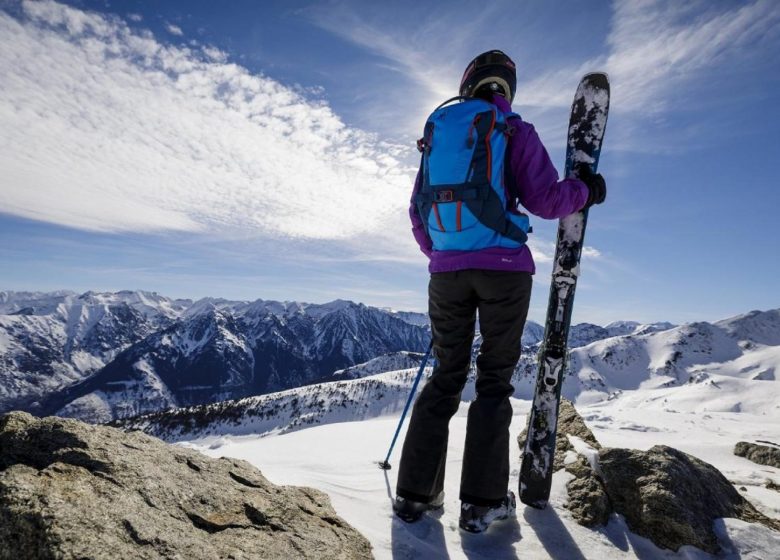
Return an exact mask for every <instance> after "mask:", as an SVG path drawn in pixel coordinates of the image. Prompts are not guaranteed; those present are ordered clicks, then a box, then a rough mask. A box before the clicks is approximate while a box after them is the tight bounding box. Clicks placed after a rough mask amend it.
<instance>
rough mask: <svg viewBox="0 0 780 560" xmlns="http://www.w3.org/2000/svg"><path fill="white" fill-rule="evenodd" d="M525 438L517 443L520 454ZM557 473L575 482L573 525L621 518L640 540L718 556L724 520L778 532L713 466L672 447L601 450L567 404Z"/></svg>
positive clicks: (592, 524) (778, 526)
mask: <svg viewBox="0 0 780 560" xmlns="http://www.w3.org/2000/svg"><path fill="white" fill-rule="evenodd" d="M524 441H525V433H522V434H521V435H520V437H519V438H518V442H519V443H520V449H521V452H522V444H523V442H524ZM554 468H555V470H559V469H561V468H565V469H566V471H567V472H568V473H569V474H571V475H573V478H572V479H571V480H570V481H569V482H568V483H567V486H566V489H567V492H568V498H569V500H568V503H567V505H566V507H567V508H568V509H569V510H570V511H571V513H572V516H573V517H574V519H575V520H576V521H577V522H578V523H579V524H581V525H584V526H586V527H595V526H600V525H604V524H606V523H607V521H608V519H609V516H610V515H611V514H612V513H618V514H620V515H622V516H623V517H624V518H625V520H626V523H627V524H628V526H629V528H630V529H631V530H632V531H633V532H634V533H636V534H638V535H641V536H643V537H646V538H648V539H650V540H652V541H653V542H654V543H655V544H656V545H658V546H660V547H662V548H668V549H671V550H677V549H679V548H680V547H681V546H683V545H692V546H695V547H697V548H700V549H702V550H705V551H707V552H711V553H718V552H719V547H720V545H719V543H718V539H717V536H716V535H715V532H714V530H713V522H714V521H715V520H716V519H719V518H723V517H733V518H738V519H741V520H743V521H747V522H749V523H761V524H762V525H765V526H767V527H769V528H772V529H775V530H778V531H780V522H778V521H776V520H773V519H770V518H768V517H766V516H765V515H763V514H762V513H760V512H759V511H758V510H756V508H755V507H753V505H752V504H750V502H748V501H747V500H746V499H745V498H744V497H742V496H741V495H740V494H739V492H738V491H737V490H736V488H734V486H733V485H732V484H731V483H730V482H729V481H728V480H727V479H726V477H725V476H723V474H722V473H721V472H720V471H718V469H716V468H715V467H713V466H712V465H710V464H708V463H705V462H704V461H701V460H700V459H697V458H696V457H693V456H691V455H688V454H687V453H683V452H682V451H679V450H677V449H674V448H672V447H667V446H663V445H657V446H655V447H652V448H651V449H649V450H647V451H640V450H636V449H617V448H612V449H611V448H603V449H602V448H601V446H600V445H599V443H598V441H596V438H595V436H594V435H593V433H592V432H591V431H590V430H589V429H588V427H587V425H586V424H585V422H584V420H583V419H582V417H581V416H580V415H579V414H578V413H577V411H576V410H575V408H574V406H573V405H572V404H571V403H570V402H568V401H566V400H565V399H562V400H561V416H560V422H559V424H558V435H557V449H556V454H555V464H554Z"/></svg>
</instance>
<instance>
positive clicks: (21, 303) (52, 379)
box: [0, 291, 191, 411]
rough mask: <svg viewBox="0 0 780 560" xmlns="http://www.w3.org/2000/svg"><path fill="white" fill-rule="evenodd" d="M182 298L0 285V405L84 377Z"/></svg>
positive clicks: (151, 328)
mask: <svg viewBox="0 0 780 560" xmlns="http://www.w3.org/2000/svg"><path fill="white" fill-rule="evenodd" d="M190 303H191V302H189V301H188V300H171V299H169V298H165V297H162V296H159V295H157V294H154V293H148V292H128V291H124V292H116V293H105V294H104V293H95V292H87V293H84V294H82V295H77V294H74V293H72V292H66V291H60V292H54V293H51V294H42V293H35V292H0V411H5V410H12V409H29V408H31V407H33V406H34V403H35V402H36V401H37V400H39V399H40V398H42V397H45V396H47V395H49V394H51V393H52V392H56V391H58V390H60V389H62V388H64V387H68V386H72V385H74V384H77V383H79V382H81V381H83V380H85V379H88V378H89V377H91V376H92V375H93V374H95V373H96V372H97V371H99V370H101V369H102V368H103V367H104V366H105V365H106V364H108V363H109V362H111V361H112V360H113V359H114V358H115V357H116V356H117V355H118V354H119V353H120V352H121V351H122V350H124V349H125V348H128V347H129V346H131V345H132V344H135V343H137V342H139V341H141V340H143V339H144V338H145V337H146V336H148V335H149V334H151V333H153V332H155V331H157V330H159V329H161V328H165V327H166V326H168V325H170V324H171V323H172V322H174V321H175V320H176V319H177V318H178V316H179V315H180V314H181V312H182V311H183V310H184V309H185V308H186V307H187V306H188V305H189V304H190Z"/></svg>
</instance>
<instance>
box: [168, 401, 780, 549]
mask: <svg viewBox="0 0 780 560" xmlns="http://www.w3.org/2000/svg"><path fill="white" fill-rule="evenodd" d="M513 406H514V410H515V414H514V417H513V422H512V426H511V433H512V434H513V435H514V434H517V433H518V432H519V431H520V429H521V428H522V427H524V426H525V422H526V413H527V410H528V406H529V403H528V402H525V401H513ZM466 410H467V405H466V404H465V403H464V404H463V406H461V408H460V411H459V412H458V413H457V415H456V416H455V418H453V421H452V423H451V425H450V443H449V455H448V459H447V469H446V470H447V476H446V480H445V493H446V498H445V506H444V511H443V513H442V514H440V515H435V516H430V517H426V518H424V519H423V520H422V521H421V522H420V523H418V524H415V525H407V524H405V523H402V522H400V521H398V520H396V519H394V518H393V516H392V514H391V499H392V496H393V494H394V490H395V476H396V475H397V472H398V471H397V468H394V469H392V470H390V471H382V470H380V469H379V468H378V467H377V465H376V462H377V461H379V460H381V459H383V458H384V455H385V453H386V451H387V446H388V444H389V441H390V438H391V437H392V434H393V431H394V429H395V425H396V422H397V419H398V416H397V412H396V413H394V414H393V415H391V416H381V417H378V418H375V419H373V420H365V421H361V422H349V423H335V424H328V425H323V426H317V427H312V428H308V429H304V430H299V431H295V432H292V433H286V434H283V435H271V436H269V437H258V436H256V435H245V436H224V435H222V436H211V437H207V438H203V439H198V440H194V441H190V442H186V443H183V445H187V446H189V447H193V448H195V449H198V450H200V451H202V452H203V453H205V454H207V455H210V456H214V457H220V456H229V457H236V458H240V459H246V460H248V461H250V462H251V463H253V464H254V465H256V466H257V467H258V468H260V470H261V471H262V472H263V474H264V475H265V476H267V477H268V478H269V479H270V480H271V481H272V482H274V483H277V484H296V485H307V486H313V487H315V488H318V489H320V490H323V491H325V492H326V493H328V494H329V496H330V498H331V501H332V503H333V505H334V507H335V509H336V511H337V513H338V514H339V515H340V516H342V517H343V518H344V519H346V520H347V521H348V522H349V523H350V524H352V525H353V526H354V527H356V528H357V529H358V530H359V531H361V532H362V533H363V534H364V535H365V536H366V537H367V538H368V539H369V540H370V541H371V543H372V545H373V547H374V554H375V556H376V558H378V559H380V560H381V559H389V558H395V559H397V558H419V559H425V560H428V559H431V560H435V559H444V558H450V559H453V560H455V559H463V558H468V559H469V560H483V559H484V560H488V559H490V560H493V559H498V558H515V557H517V558H530V559H546V558H560V559H564V558H565V559H574V560H582V559H595V558H598V559H626V558H641V559H650V558H652V559H656V558H658V559H672V558H674V559H688V560H691V559H695V560H703V559H710V558H712V557H711V556H710V555H708V554H706V553H704V552H702V551H700V550H697V549H695V548H692V547H683V548H682V549H681V550H680V551H679V552H677V553H674V552H671V551H666V550H662V549H659V548H657V547H656V546H655V545H653V544H652V543H651V542H650V541H648V540H647V539H644V538H642V537H639V536H637V535H634V534H633V533H631V532H630V531H629V530H628V528H627V527H626V525H625V522H624V521H623V520H622V519H621V518H620V517H619V516H617V515H615V516H613V517H612V518H611V519H610V521H609V524H608V525H607V526H606V527H605V528H603V529H599V530H590V529H586V528H584V527H581V526H579V525H577V524H576V523H575V522H574V521H573V520H572V518H571V515H570V514H569V512H568V510H566V508H565V507H564V505H565V503H566V499H567V498H566V491H565V483H566V481H567V480H568V476H570V475H567V474H566V473H563V472H560V473H557V474H556V475H555V476H554V482H553V492H552V496H551V502H550V507H548V508H547V509H546V510H544V511H538V510H534V509H532V508H526V507H524V506H523V505H522V504H520V506H519V508H518V512H517V518H516V520H510V521H507V522H502V523H498V524H495V525H494V526H493V527H491V528H490V530H489V531H488V533H487V534H485V535H468V534H464V533H462V532H461V531H459V530H458V528H457V517H458V511H459V509H458V508H459V502H458V481H459V478H460V468H461V456H462V450H463V441H464V437H465V420H466ZM580 412H582V413H583V414H584V415H585V416H586V418H589V423H590V424H591V425H592V426H593V427H594V429H595V433H596V436H597V437H598V438H599V439H600V440H601V441H602V442H603V443H604V444H606V445H611V446H626V447H635V448H640V449H647V448H649V447H651V446H653V445H655V444H658V443H664V444H667V445H673V446H675V447H678V448H680V449H682V450H683V451H686V452H688V453H692V454H693V455H696V456H698V457H701V458H702V459H704V460H707V461H709V462H711V463H713V464H714V465H715V466H716V467H718V468H720V469H721V470H722V471H723V472H724V474H726V476H727V477H728V478H729V479H731V480H732V481H734V482H737V483H738V484H740V485H744V486H745V487H746V488H747V497H748V498H749V499H751V501H753V502H754V503H755V504H756V505H757V507H759V508H760V509H762V510H763V511H764V512H765V513H768V514H770V515H775V516H777V515H778V514H780V494H778V493H777V492H774V491H771V490H767V489H765V488H763V486H762V484H763V482H764V479H765V478H767V477H769V478H772V479H774V480H775V481H776V482H780V470H778V469H772V468H770V467H759V466H757V465H755V464H753V463H751V462H750V461H747V460H746V459H743V458H740V457H735V456H733V455H732V454H731V448H732V447H733V445H734V443H735V442H736V441H738V440H740V439H767V438H769V439H771V438H772V437H775V438H776V437H777V435H778V433H779V432H780V421H779V419H778V417H777V416H774V417H772V418H767V417H764V416H755V415H748V414H744V413H742V414H738V413H720V414H718V415H717V416H710V417H702V416H701V415H699V414H692V413H671V412H661V413H655V414H653V415H652V416H650V417H647V415H646V414H643V411H641V410H637V409H634V408H631V407H628V408H625V409H623V408H620V407H618V406H617V405H616V404H615V403H614V402H607V403H604V404H603V405H601V406H598V407H584V408H581V409H580ZM397 461H398V451H396V453H395V455H394V456H393V458H392V459H391V463H392V464H393V465H394V466H396V467H397ZM518 470H519V453H513V454H512V458H511V473H512V474H511V480H510V484H511V485H512V486H514V485H516V484H517V474H518ZM716 527H717V530H718V532H719V534H720V535H721V538H722V541H721V542H722V544H723V546H724V547H725V548H726V550H729V551H730V553H729V554H728V555H726V556H725V557H723V558H727V559H729V560H732V559H734V560H735V559H737V558H742V559H751V560H759V559H760V560H769V559H771V558H775V557H776V556H775V553H776V552H777V550H780V535H778V534H777V533H775V532H772V531H770V530H768V529H766V528H764V527H761V526H757V525H751V524H747V523H744V522H741V521H738V520H733V519H726V520H723V521H719V522H717V523H716Z"/></svg>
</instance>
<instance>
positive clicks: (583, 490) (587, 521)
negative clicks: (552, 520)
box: [566, 456, 612, 527]
mask: <svg viewBox="0 0 780 560" xmlns="http://www.w3.org/2000/svg"><path fill="white" fill-rule="evenodd" d="M566 471H567V472H569V473H571V474H573V475H574V477H575V478H574V479H572V480H570V481H569V482H568V483H567V484H566V490H567V492H568V494H569V501H568V503H567V504H566V508H567V509H568V510H569V511H571V514H572V517H574V520H575V521H577V523H579V524H580V525H584V526H585V527H598V526H601V525H606V523H607V521H608V520H609V516H610V514H611V513H612V504H610V502H609V497H608V496H607V492H606V490H605V488H604V484H603V482H602V481H601V479H600V477H598V476H597V475H596V473H594V472H593V469H592V468H591V466H590V464H589V463H588V461H587V460H586V459H585V458H584V457H581V456H580V457H577V460H576V461H575V462H573V463H570V464H568V465H566Z"/></svg>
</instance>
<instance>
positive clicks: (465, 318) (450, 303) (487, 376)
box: [396, 269, 532, 506]
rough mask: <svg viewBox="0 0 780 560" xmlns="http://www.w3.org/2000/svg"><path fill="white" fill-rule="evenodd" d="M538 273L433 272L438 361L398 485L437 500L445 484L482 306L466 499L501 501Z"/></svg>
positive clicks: (406, 492)
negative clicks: (513, 399)
mask: <svg viewBox="0 0 780 560" xmlns="http://www.w3.org/2000/svg"><path fill="white" fill-rule="evenodd" d="M531 282H532V281H531V274H530V273H527V272H503V271H494V270H475V269H474V270H460V271H457V272H441V273H434V274H431V279H430V283H429V284H428V311H429V315H430V319H431V328H432V331H433V352H434V356H435V357H436V365H435V366H434V369H433V374H432V376H431V378H430V380H429V381H428V382H427V383H426V384H425V386H424V387H423V389H422V391H421V392H420V396H419V397H418V399H417V402H416V403H415V405H414V408H413V410H412V417H411V420H410V423H409V429H408V430H407V432H406V439H405V441H404V446H403V452H402V454H401V463H400V467H399V472H398V483H397V488H396V493H397V494H398V495H399V496H401V497H404V498H407V499H409V500H415V501H418V502H425V503H428V502H430V501H431V500H432V499H433V498H434V497H435V496H437V495H438V494H439V492H441V491H442V489H443V488H444V467H445V463H446V458H447V438H448V436H449V422H450V418H452V416H453V415H454V414H455V412H456V411H457V410H458V406H459V405H460V396H461V392H462V391H463V387H464V386H465V384H466V379H467V376H468V372H469V366H470V363H471V347H472V343H473V341H474V326H475V321H476V313H477V311H479V325H480V333H481V335H482V344H481V346H480V349H479V354H478V356H477V380H476V398H475V399H474V401H473V402H472V403H471V405H470V406H469V412H468V421H467V427H466V442H465V448H464V452H463V470H462V473H461V482H460V499H461V500H462V501H465V502H469V503H472V504H475V505H484V506H492V505H497V504H499V503H501V501H502V500H503V499H504V497H505V496H506V492H507V488H508V485H509V439H510V438H509V424H510V422H511V421H512V406H511V404H510V403H509V396H510V395H511V394H512V393H513V392H514V388H513V387H512V384H511V383H510V381H511V378H512V373H513V371H514V368H515V366H516V365H517V361H518V360H519V359H520V349H521V342H520V341H521V337H522V334H523V326H524V324H525V320H526V316H527V315H528V305H529V303H530V300H531Z"/></svg>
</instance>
